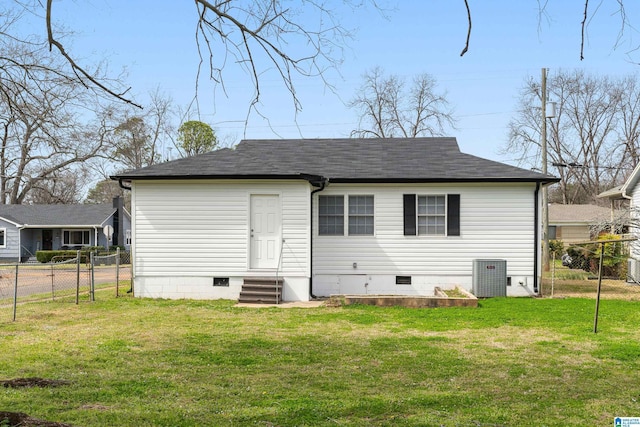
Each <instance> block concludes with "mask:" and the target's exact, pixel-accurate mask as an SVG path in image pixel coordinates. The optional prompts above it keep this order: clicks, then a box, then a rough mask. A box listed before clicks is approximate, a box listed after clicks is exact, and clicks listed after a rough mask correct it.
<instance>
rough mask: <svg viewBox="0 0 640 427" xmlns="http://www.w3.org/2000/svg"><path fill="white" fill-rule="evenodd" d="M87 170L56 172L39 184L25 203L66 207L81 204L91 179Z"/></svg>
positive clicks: (78, 168) (79, 168)
mask: <svg viewBox="0 0 640 427" xmlns="http://www.w3.org/2000/svg"><path fill="white" fill-rule="evenodd" d="M89 175H90V173H89V171H88V170H87V168H83V167H75V168H73V169H72V170H66V171H56V172H53V173H52V174H51V176H49V177H47V178H46V179H45V180H42V181H40V182H38V183H37V184H36V185H35V186H34V187H33V188H32V189H31V191H30V192H29V193H28V194H27V196H26V197H25V199H24V200H23V202H24V203H27V204H37V205H64V204H75V203H79V202H80V200H81V199H82V195H83V193H84V190H85V185H84V183H85V182H87V180H88V178H89Z"/></svg>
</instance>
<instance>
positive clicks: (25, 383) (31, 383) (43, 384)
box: [0, 377, 70, 388]
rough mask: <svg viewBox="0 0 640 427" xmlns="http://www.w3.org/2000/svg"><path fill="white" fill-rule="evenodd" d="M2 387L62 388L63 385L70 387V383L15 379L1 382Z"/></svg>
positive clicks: (42, 379) (41, 379) (34, 378)
mask: <svg viewBox="0 0 640 427" xmlns="http://www.w3.org/2000/svg"><path fill="white" fill-rule="evenodd" d="M0 384H2V386H4V387H7V388H27V387H40V388H47V387H60V386H63V385H69V384H70V382H69V381H65V380H48V379H46V378H37V377H33V378H15V379H13V380H4V381H0Z"/></svg>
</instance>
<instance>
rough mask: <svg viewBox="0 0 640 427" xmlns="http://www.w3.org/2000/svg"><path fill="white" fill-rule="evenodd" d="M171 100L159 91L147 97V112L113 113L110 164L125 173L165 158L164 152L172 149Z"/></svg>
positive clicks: (172, 112)
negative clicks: (119, 167)
mask: <svg viewBox="0 0 640 427" xmlns="http://www.w3.org/2000/svg"><path fill="white" fill-rule="evenodd" d="M174 116H175V114H174V110H173V106H172V100H171V98H169V97H167V96H165V95H164V94H162V93H161V92H160V91H159V89H156V90H155V91H154V92H152V93H150V103H149V106H148V108H147V110H146V111H144V112H140V111H139V110H131V109H125V110H124V111H118V112H113V114H112V116H111V121H112V122H113V123H114V132H113V133H112V134H111V135H110V136H109V138H110V141H111V146H112V147H113V148H112V153H111V156H110V158H111V160H114V161H116V162H117V163H118V164H120V165H121V166H122V167H124V168H125V169H138V168H141V167H144V166H150V165H153V164H155V163H158V162H160V161H162V160H163V159H164V158H166V154H165V150H167V149H168V148H170V147H171V146H172V145H175V138H174V135H173V134H174V133H175V130H174V128H173V125H172V120H173V118H174Z"/></svg>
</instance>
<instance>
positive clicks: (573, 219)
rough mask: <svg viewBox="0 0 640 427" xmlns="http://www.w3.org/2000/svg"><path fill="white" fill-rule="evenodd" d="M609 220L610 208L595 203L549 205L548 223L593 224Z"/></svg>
mask: <svg viewBox="0 0 640 427" xmlns="http://www.w3.org/2000/svg"><path fill="white" fill-rule="evenodd" d="M610 220H611V209H610V208H603V207H602V206H596V205H561V204H550V205H549V224H551V225H553V224H554V223H584V224H593V223H596V222H601V221H610Z"/></svg>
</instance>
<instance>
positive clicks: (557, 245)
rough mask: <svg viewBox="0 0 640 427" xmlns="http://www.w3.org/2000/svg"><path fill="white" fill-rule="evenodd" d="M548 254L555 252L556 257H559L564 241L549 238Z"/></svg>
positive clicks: (562, 251) (562, 250)
mask: <svg viewBox="0 0 640 427" xmlns="http://www.w3.org/2000/svg"><path fill="white" fill-rule="evenodd" d="M549 254H555V256H556V259H560V257H561V256H562V254H564V242H563V241H562V240H549Z"/></svg>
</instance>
